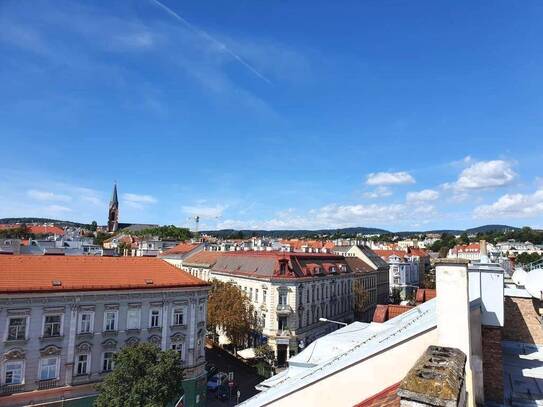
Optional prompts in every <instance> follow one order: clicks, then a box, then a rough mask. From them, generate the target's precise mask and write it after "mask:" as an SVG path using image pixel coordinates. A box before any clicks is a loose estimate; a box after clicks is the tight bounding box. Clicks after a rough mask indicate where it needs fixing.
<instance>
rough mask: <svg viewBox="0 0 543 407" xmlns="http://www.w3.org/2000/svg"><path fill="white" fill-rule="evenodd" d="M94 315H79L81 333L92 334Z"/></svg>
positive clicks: (84, 313) (89, 313)
mask: <svg viewBox="0 0 543 407" xmlns="http://www.w3.org/2000/svg"><path fill="white" fill-rule="evenodd" d="M93 316H94V315H93V313H92V312H82V313H81V314H79V333H80V334H88V333H91V332H92V329H93Z"/></svg>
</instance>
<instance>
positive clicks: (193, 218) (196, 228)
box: [187, 215, 220, 239]
mask: <svg viewBox="0 0 543 407" xmlns="http://www.w3.org/2000/svg"><path fill="white" fill-rule="evenodd" d="M219 218H220V216H213V217H211V218H210V219H219ZM200 219H201V216H200V215H194V216H190V217H189V218H187V220H190V221H193V222H194V229H193V231H194V237H195V238H196V239H198V238H199V237H200Z"/></svg>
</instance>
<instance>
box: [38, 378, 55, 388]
mask: <svg viewBox="0 0 543 407" xmlns="http://www.w3.org/2000/svg"><path fill="white" fill-rule="evenodd" d="M59 383H60V381H59V380H58V379H47V380H39V381H38V390H47V389H52V388H55V387H58V386H59Z"/></svg>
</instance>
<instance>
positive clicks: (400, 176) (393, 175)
mask: <svg viewBox="0 0 543 407" xmlns="http://www.w3.org/2000/svg"><path fill="white" fill-rule="evenodd" d="M414 183H415V178H413V177H412V176H411V175H410V174H409V173H407V172H405V171H400V172H372V173H371V174H368V177H367V179H366V184H367V185H402V184H414Z"/></svg>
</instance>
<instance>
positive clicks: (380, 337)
mask: <svg viewBox="0 0 543 407" xmlns="http://www.w3.org/2000/svg"><path fill="white" fill-rule="evenodd" d="M436 316H437V315H436V301H435V300H431V301H428V302H426V303H424V304H421V305H419V306H417V307H415V308H414V309H412V310H409V311H407V312H405V313H404V314H402V315H400V316H398V317H396V318H394V319H391V320H389V321H386V322H384V323H382V324H375V323H371V324H363V323H353V324H351V325H348V326H346V327H344V328H341V329H338V330H337V331H334V332H332V333H330V334H328V335H326V336H324V337H321V338H319V339H317V340H316V341H314V342H312V343H311V344H310V345H309V346H307V347H306V348H305V349H304V350H303V351H302V352H300V353H299V354H298V355H296V356H294V357H292V358H290V359H289V360H288V363H289V367H288V369H286V370H285V371H283V372H281V373H280V374H279V375H276V376H272V377H271V378H269V379H267V380H265V381H263V382H262V383H260V384H259V386H258V388H260V389H262V390H263V391H261V392H260V393H258V394H257V395H255V396H253V397H252V398H250V399H248V400H246V401H245V402H243V403H241V404H240V405H241V406H251V407H257V406H264V405H269V404H271V403H273V402H274V401H275V400H278V399H279V398H282V397H285V396H287V395H289V394H291V393H294V392H296V391H298V390H299V389H301V388H304V387H307V386H309V385H311V384H313V383H315V382H317V381H319V380H322V379H324V378H325V377H328V376H330V375H333V374H335V373H337V372H339V371H341V370H343V369H345V368H347V367H349V366H351V365H353V364H356V363H359V362H361V361H363V360H365V359H367V358H369V357H371V356H373V355H376V354H378V353H381V352H383V351H386V349H388V348H391V347H393V346H395V345H397V344H399V343H402V342H404V341H406V340H409V339H410V338H413V337H415V336H417V335H419V334H420V333H422V332H426V331H428V330H430V329H434V328H435V327H436V326H437V318H436ZM334 338H335V344H336V345H337V346H334V347H331V346H330V344H331V341H333V340H334ZM319 342H320V344H321V345H319ZM343 343H346V344H347V346H345V347H343V345H342V344H343ZM317 347H318V348H317ZM315 352H317V353H318V354H319V353H321V355H320V356H319V357H318V359H317V358H314V357H313V356H312V355H311V353H313V354H314V353H315ZM311 362H314V363H311Z"/></svg>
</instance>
